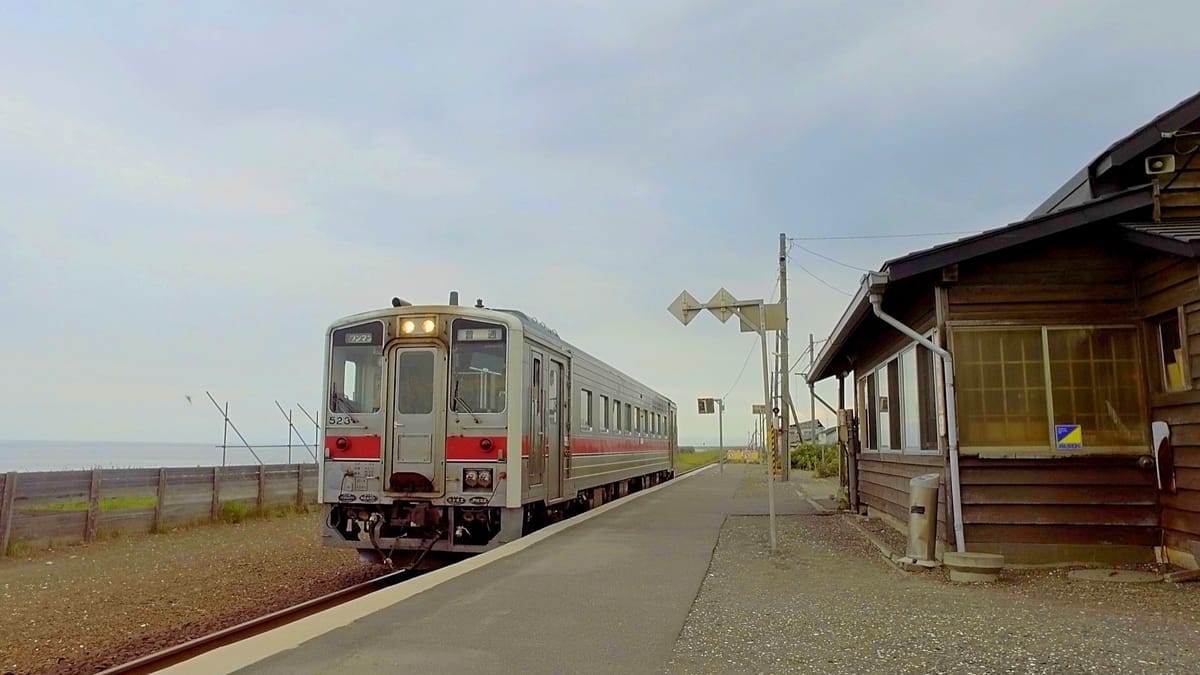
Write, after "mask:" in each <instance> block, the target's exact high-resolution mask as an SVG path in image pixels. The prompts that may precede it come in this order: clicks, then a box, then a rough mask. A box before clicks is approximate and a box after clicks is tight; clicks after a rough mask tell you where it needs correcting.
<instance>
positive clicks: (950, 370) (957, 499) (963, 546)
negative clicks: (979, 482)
mask: <svg viewBox="0 0 1200 675" xmlns="http://www.w3.org/2000/svg"><path fill="white" fill-rule="evenodd" d="M887 282H888V278H887V275H886V274H881V273H879V272H871V273H870V274H869V275H868V276H867V278H866V279H864V283H867V284H869V289H868V299H869V300H870V302H871V309H872V310H874V312H875V316H877V317H879V320H880V321H883V322H884V323H886V324H888V325H889V326H891V327H892V328H895V329H896V330H898V331H900V332H901V333H903V334H905V335H907V336H908V337H910V338H912V339H913V340H914V341H915V342H917V343H918V344H920V345H923V346H924V347H926V348H927V349H929V350H930V351H932V352H934V353H935V354H937V355H938V356H940V357H942V373H943V376H944V377H945V379H946V437H947V448H946V450H947V452H949V453H950V501H951V504H952V506H953V508H954V546H955V549H956V550H958V551H959V552H962V551H965V550H967V543H966V540H964V539H963V524H962V487H961V486H960V485H959V480H958V409H957V405H956V404H955V394H954V357H953V356H951V355H950V352H949V351H947V350H945V349H943V348H942V347H941V346H939V345H938V344H937V343H935V342H933V341H932V340H930V339H928V338H926V337H925V336H923V335H921V334H920V333H918V332H917V331H915V330H913V329H912V328H909V327H908V326H906V325H904V324H903V323H900V321H899V320H898V319H896V318H895V317H893V316H890V315H889V314H887V313H886V312H884V311H883V292H884V290H886V288H887Z"/></svg>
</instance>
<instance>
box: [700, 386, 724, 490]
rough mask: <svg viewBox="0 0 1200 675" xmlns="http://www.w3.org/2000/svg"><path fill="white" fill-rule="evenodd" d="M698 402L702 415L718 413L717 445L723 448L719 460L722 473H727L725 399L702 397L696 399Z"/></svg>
mask: <svg viewBox="0 0 1200 675" xmlns="http://www.w3.org/2000/svg"><path fill="white" fill-rule="evenodd" d="M696 403H697V408H698V409H699V411H700V414H701V415H711V414H713V413H714V412H715V413H717V447H718V448H720V449H721V456H720V458H719V459H718V460H717V461H718V462H719V463H720V465H721V468H720V471H721V473H725V399H721V398H700V399H696Z"/></svg>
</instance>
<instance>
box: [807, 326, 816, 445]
mask: <svg viewBox="0 0 1200 675" xmlns="http://www.w3.org/2000/svg"><path fill="white" fill-rule="evenodd" d="M813 345H814V343H813V334H812V333H809V334H808V372H809V374H812V369H813V362H814V361H815V360H816V359H815V358H814V357H813V355H814V354H815V353H816V352H815V351H814V349H813ZM808 408H809V410H808V417H809V419H811V420H812V421H811V422H809V424H810V425H812V435H813V445H816V444H817V390H816V387H814V386H813V383H812V381H811V380H810V381H809V383H808Z"/></svg>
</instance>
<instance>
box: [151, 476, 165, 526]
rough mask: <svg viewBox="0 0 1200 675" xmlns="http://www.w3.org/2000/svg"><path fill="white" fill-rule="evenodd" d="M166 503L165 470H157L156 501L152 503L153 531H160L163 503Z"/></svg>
mask: <svg viewBox="0 0 1200 675" xmlns="http://www.w3.org/2000/svg"><path fill="white" fill-rule="evenodd" d="M166 501H167V470H166V469H159V470H158V499H157V500H156V501H155V502H154V531H155V532H160V531H161V530H162V526H163V522H162V516H163V503H164V502H166Z"/></svg>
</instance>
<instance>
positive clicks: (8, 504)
mask: <svg viewBox="0 0 1200 675" xmlns="http://www.w3.org/2000/svg"><path fill="white" fill-rule="evenodd" d="M16 496H17V472H15V471H9V472H8V473H6V474H4V493H3V494H2V495H0V558H3V557H4V556H6V555H8V535H9V533H11V532H12V519H13V499H14V498H16Z"/></svg>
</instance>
